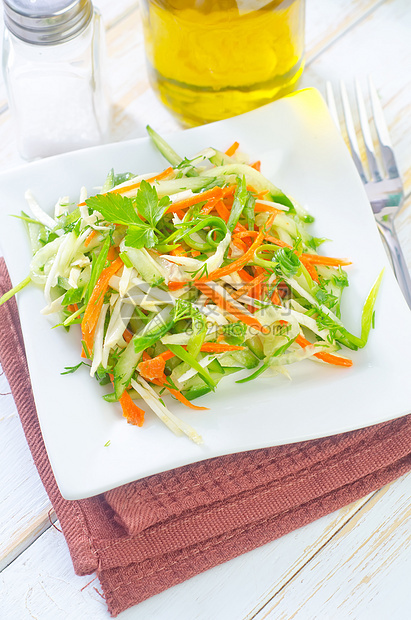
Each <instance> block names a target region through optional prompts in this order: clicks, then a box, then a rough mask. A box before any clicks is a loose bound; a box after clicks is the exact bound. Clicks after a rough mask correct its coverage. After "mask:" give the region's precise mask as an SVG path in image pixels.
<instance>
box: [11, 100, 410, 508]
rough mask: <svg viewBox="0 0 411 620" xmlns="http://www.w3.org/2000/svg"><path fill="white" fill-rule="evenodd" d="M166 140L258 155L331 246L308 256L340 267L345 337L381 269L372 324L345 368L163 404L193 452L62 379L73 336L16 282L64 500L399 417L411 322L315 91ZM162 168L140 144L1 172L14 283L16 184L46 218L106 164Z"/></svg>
mask: <svg viewBox="0 0 411 620" xmlns="http://www.w3.org/2000/svg"><path fill="white" fill-rule="evenodd" d="M168 139H169V142H170V143H171V145H172V146H173V147H174V148H175V149H176V150H177V151H178V152H180V153H181V154H182V155H186V156H188V157H190V156H192V155H193V154H194V153H196V152H198V151H199V150H201V149H202V148H204V147H207V146H214V147H216V148H219V149H221V150H225V149H226V148H227V147H228V146H229V145H230V144H231V143H232V142H233V141H234V140H238V141H239V142H240V145H241V150H242V151H244V152H247V153H248V154H249V155H250V157H251V159H261V162H262V172H263V174H264V175H265V176H266V177H268V178H269V179H270V180H272V181H273V182H274V183H275V184H276V185H278V186H279V187H281V188H282V189H283V190H284V191H285V192H286V193H288V194H290V195H291V196H293V197H294V198H295V199H297V200H298V201H299V202H300V203H301V204H303V205H304V206H305V207H306V208H307V209H308V210H309V212H310V213H312V215H314V216H315V217H316V222H315V224H314V225H313V234H315V235H317V236H320V237H327V238H329V239H332V242H327V243H326V244H324V245H323V246H322V248H321V252H323V253H327V254H329V255H331V256H340V257H349V258H350V259H351V260H352V261H353V265H352V266H350V267H348V268H347V271H348V273H349V279H350V286H349V288H348V289H346V291H345V292H344V297H345V298H344V302H343V307H342V312H343V320H344V322H345V324H346V326H347V328H348V329H350V330H352V331H354V333H359V332H360V317H361V309H362V304H363V302H364V299H365V297H366V295H367V293H368V291H369V289H370V287H371V286H372V284H373V283H374V281H375V279H376V277H377V276H378V274H379V272H380V271H381V269H382V268H383V267H386V270H385V275H384V278H383V283H382V286H381V289H380V294H379V298H378V300H377V306H376V329H375V330H373V331H372V332H371V335H370V340H369V343H368V345H367V347H366V348H365V349H364V350H362V351H358V352H355V353H352V359H353V360H354V366H353V367H352V368H350V369H345V368H335V367H330V366H327V365H325V364H320V363H318V364H317V363H312V362H309V361H305V362H302V363H300V364H297V365H295V366H292V367H290V372H291V375H292V377H293V380H292V381H291V382H290V381H288V380H287V379H285V378H284V377H282V376H277V377H264V376H263V377H260V378H258V379H257V380H255V381H253V382H251V383H247V384H244V385H238V384H235V380H236V379H237V378H238V375H236V376H234V377H228V378H227V379H224V380H223V381H222V382H221V383H220V385H219V386H218V389H217V391H216V392H215V393H213V394H208V395H207V396H204V397H202V398H201V399H199V400H198V404H199V405H206V406H208V407H210V410H209V411H191V410H188V409H186V408H184V407H182V406H181V405H180V404H179V403H177V402H176V401H174V400H173V401H170V403H171V409H172V410H173V411H174V412H175V413H176V414H177V415H179V416H181V418H183V419H184V420H186V421H187V422H189V423H190V424H191V425H192V426H194V427H195V429H196V430H197V431H198V432H199V433H200V434H201V435H202V436H203V439H204V445H202V446H198V445H195V444H194V443H192V442H191V441H190V440H189V439H187V438H186V437H175V436H174V435H173V434H172V433H171V432H170V431H169V430H168V429H167V428H166V427H165V426H164V425H162V423H161V422H159V420H158V419H157V418H156V417H155V416H154V415H151V413H148V414H147V416H146V418H147V419H146V422H145V424H144V426H143V427H142V428H138V427H134V426H131V425H129V424H127V423H126V422H125V420H124V418H123V417H122V415H121V409H120V407H119V406H118V405H117V404H114V405H113V404H108V403H106V402H105V401H104V400H103V399H102V398H101V396H102V394H103V393H104V390H105V388H102V387H100V386H99V385H98V383H97V382H96V381H94V380H92V379H91V378H90V377H89V376H88V372H87V369H86V368H81V369H80V370H78V371H77V372H76V373H74V374H71V375H65V376H62V375H61V374H60V373H61V371H62V370H63V369H64V367H65V366H73V365H75V364H77V363H78V361H79V352H80V338H79V331H78V329H76V328H74V329H71V330H70V333H69V334H67V333H66V332H65V331H64V330H62V329H53V330H52V329H51V324H50V322H49V321H48V320H47V319H46V318H45V317H44V316H42V315H41V314H40V310H41V308H42V307H43V306H44V300H43V295H42V292H41V290H39V289H38V288H36V287H35V286H29V287H27V288H26V289H24V290H23V291H22V292H21V293H20V294H19V295H18V305H19V312H20V317H21V323H22V328H23V335H24V341H25V345H26V351H27V357H28V362H29V368H30V376H31V380H32V385H33V391H34V397H35V401H36V405H37V411H38V416H39V420H40V425H41V429H42V433H43V436H44V441H45V444H46V447H47V452H48V455H49V458H50V461H51V465H52V468H53V471H54V474H55V476H56V479H57V483H58V485H59V488H60V490H61V493H62V494H63V496H64V497H65V498H67V499H80V498H83V497H88V496H91V495H95V494H97V493H101V492H103V491H106V490H108V489H111V488H113V487H115V486H119V485H121V484H124V483H126V482H130V481H132V480H136V479H138V478H142V477H144V476H148V475H150V474H154V473H157V472H160V471H165V470H168V469H171V468H174V467H179V466H181V465H185V464H188V463H192V462H195V461H199V460H203V459H206V458H210V457H215V456H219V455H222V454H229V453H233V452H240V451H243V450H252V449H256V448H261V447H266V446H273V445H280V444H285V443H291V442H296V441H301V440H306V439H312V438H316V437H323V436H327V435H333V434H337V433H341V432H344V431H349V430H354V429H357V428H362V427H366V426H369V425H372V424H376V423H378V422H382V421H384V420H389V419H392V418H396V417H399V416H402V415H405V414H407V413H408V412H409V411H410V410H411V389H410V377H411V356H410V350H411V321H410V318H411V315H410V312H409V309H408V307H407V306H406V303H405V301H404V299H403V297H402V295H401V293H400V290H399V288H398V286H397V284H396V282H395V279H394V276H393V274H392V272H391V268H390V266H389V264H388V262H387V259H386V256H385V252H384V249H383V246H382V243H381V241H380V238H379V235H378V232H377V228H376V225H375V222H374V219H373V215H372V212H371V208H370V206H369V204H368V202H367V198H366V195H365V192H364V189H363V187H362V184H361V181H360V179H359V177H358V175H357V173H356V170H355V168H354V165H353V163H352V161H351V158H350V155H349V153H348V151H347V149H346V147H345V145H344V143H343V141H342V139H341V137H340V136H339V134H338V132H337V130H336V128H335V127H334V125H333V122H332V120H331V118H330V116H329V114H328V110H327V108H326V105H325V103H324V102H323V100H322V98H321V96H320V95H319V93H318V92H317V91H315V90H314V89H307V90H303V91H300V92H298V93H296V94H294V95H292V96H289V97H287V98H285V99H282V100H279V101H277V102H274V103H272V104H269V105H267V106H265V107H263V108H260V109H258V110H255V111H253V112H249V113H248V114H245V115H243V116H238V117H235V118H231V119H229V120H225V121H221V122H219V123H214V124H212V125H207V126H203V127H199V128H196V129H192V130H189V131H182V132H179V133H175V134H173V135H171V136H169V138H168ZM165 165H166V164H165V162H164V160H163V159H162V157H161V156H160V155H159V154H158V153H157V152H156V151H155V149H154V147H153V146H152V145H151V143H150V142H149V140H148V139H140V140H133V141H130V142H123V143H117V144H110V145H106V146H102V147H96V148H91V149H87V150H83V151H78V152H73V153H68V154H64V155H61V156H57V157H53V158H50V159H45V160H42V161H39V162H35V163H32V164H30V165H27V166H24V167H21V168H19V169H16V170H13V171H11V172H7V173H4V174H3V175H1V177H0V235H1V243H2V248H3V251H4V255H5V258H6V261H7V265H8V268H9V270H10V275H11V278H12V281H13V284H14V285H15V284H17V283H18V282H19V281H20V280H22V279H23V278H25V277H26V276H27V273H28V265H29V262H30V252H29V244H28V241H27V239H26V233H25V230H24V226H23V225H22V222H21V221H20V220H18V219H16V218H12V217H9V215H10V214H11V213H15V214H19V213H20V211H21V210H24V209H26V204H25V200H24V191H25V189H27V188H30V189H31V190H32V191H33V193H34V195H35V196H36V198H37V199H38V200H39V202H40V204H41V205H42V206H43V207H44V208H45V209H46V210H50V211H51V209H52V208H53V206H54V204H55V202H56V200H57V198H58V197H59V196H65V195H70V197H71V198H72V199H73V200H75V199H77V198H78V193H79V189H80V187H81V185H85V186H86V187H87V188H88V190H89V192H93V188H94V187H96V186H99V185H101V184H102V183H103V181H104V179H105V176H106V174H107V172H108V170H109V169H110V168H112V167H114V169H115V171H116V172H125V171H132V172H135V173H145V172H151V171H155V170H161V169H162V168H163V167H165ZM76 327H78V326H76ZM348 353H350V356H351V352H348ZM108 441H110V443H109V445H108V446H105V444H106V443H107V442H108Z"/></svg>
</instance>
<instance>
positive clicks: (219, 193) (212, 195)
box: [166, 187, 224, 213]
mask: <svg viewBox="0 0 411 620" xmlns="http://www.w3.org/2000/svg"><path fill="white" fill-rule="evenodd" d="M223 196H224V193H223V190H222V189H221V187H212V188H211V189H208V190H206V191H205V192H200V193H199V194H194V196H190V198H185V200H179V201H178V202H175V203H173V204H171V205H170V206H169V207H168V209H167V211H166V213H175V212H176V211H179V210H183V209H188V208H189V207H192V206H193V205H196V204H197V203H199V202H207V201H208V200H212V199H213V200H214V199H215V200H220V199H221V198H222V197H223Z"/></svg>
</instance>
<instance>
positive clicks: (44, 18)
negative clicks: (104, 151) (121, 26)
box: [3, 0, 110, 160]
mask: <svg viewBox="0 0 411 620" xmlns="http://www.w3.org/2000/svg"><path fill="white" fill-rule="evenodd" d="M3 4H4V23H5V26H6V28H5V29H4V41H3V73H4V79H5V82H6V86H7V91H8V100H9V107H10V112H11V115H12V120H13V123H14V128H15V134H16V138H17V144H18V149H19V152H20V155H21V156H22V157H23V158H24V159H27V160H32V159H36V158H38V157H47V156H49V155H55V154H57V153H62V152H65V151H71V150H74V149H79V148H83V147H87V146H93V145H96V144H101V143H103V142H106V141H107V140H108V139H109V127H110V103H109V97H108V93H107V87H106V84H105V83H104V73H105V68H104V64H105V38H104V37H105V34H104V28H103V24H102V20H101V17H100V14H99V12H98V11H97V10H96V9H95V8H94V7H93V5H92V2H91V0H3Z"/></svg>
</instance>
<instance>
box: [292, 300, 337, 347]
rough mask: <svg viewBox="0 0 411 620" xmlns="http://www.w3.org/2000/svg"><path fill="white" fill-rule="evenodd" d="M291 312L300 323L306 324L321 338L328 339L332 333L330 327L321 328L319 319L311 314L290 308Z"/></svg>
mask: <svg viewBox="0 0 411 620" xmlns="http://www.w3.org/2000/svg"><path fill="white" fill-rule="evenodd" d="M291 301H293V300H291ZM290 312H291V316H293V317H294V318H295V319H296V320H297V321H298V323H299V324H300V325H304V327H307V329H309V330H310V331H312V332H313V333H314V334H317V336H320V338H322V339H323V340H325V341H327V338H328V336H329V335H330V331H329V330H328V329H320V328H319V327H318V325H317V321H316V320H315V319H313V318H312V317H311V316H307V315H306V314H303V313H302V312H296V311H295V310H290Z"/></svg>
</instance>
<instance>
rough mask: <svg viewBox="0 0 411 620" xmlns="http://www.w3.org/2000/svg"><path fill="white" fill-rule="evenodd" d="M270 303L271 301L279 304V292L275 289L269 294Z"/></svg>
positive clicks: (276, 304)
mask: <svg viewBox="0 0 411 620" xmlns="http://www.w3.org/2000/svg"><path fill="white" fill-rule="evenodd" d="M271 303H273V304H274V305H275V306H280V305H281V299H280V296H279V294H278V293H277V289H276V290H275V291H274V292H273V294H272V295H271Z"/></svg>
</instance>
